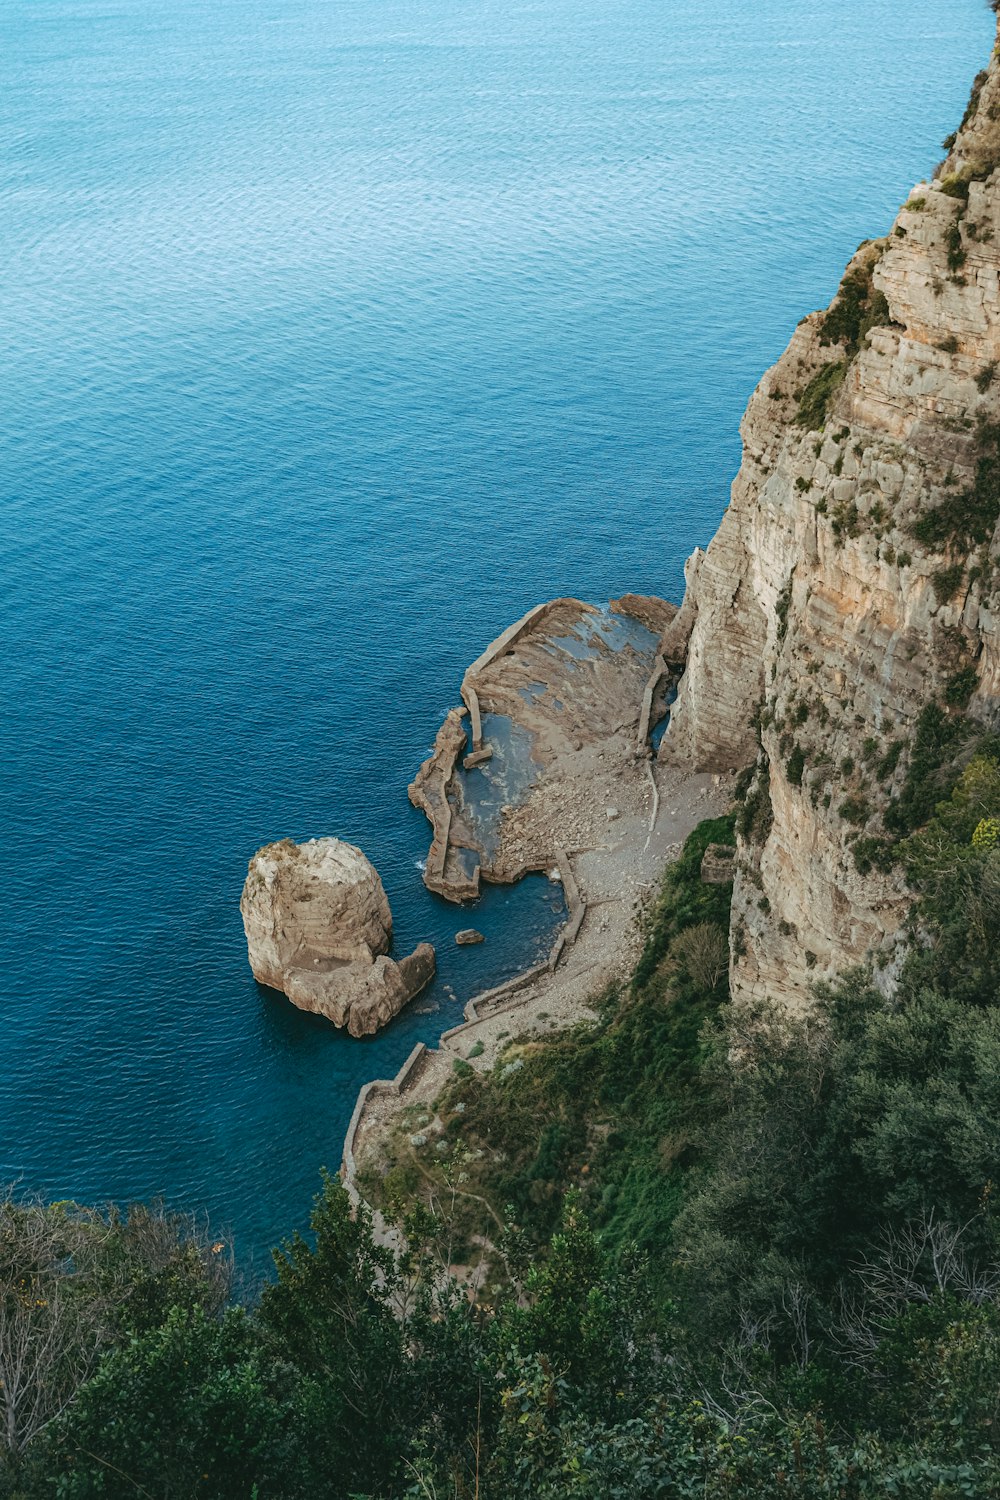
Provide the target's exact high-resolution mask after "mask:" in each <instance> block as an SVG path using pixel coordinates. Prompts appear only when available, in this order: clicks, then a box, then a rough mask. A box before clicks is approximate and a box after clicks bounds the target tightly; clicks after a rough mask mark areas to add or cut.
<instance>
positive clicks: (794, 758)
mask: <svg viewBox="0 0 1000 1500" xmlns="http://www.w3.org/2000/svg"><path fill="white" fill-rule="evenodd" d="M805 765H806V757H805V751H804V750H803V749H802V746H801V745H798V744H797V745H796V746H795V749H794V750H793V751H792V753H791V755H790V756H789V757H788V760H787V761H786V762H785V776H786V778H787V779H788V782H789V785H791V786H801V785H802V773H803V771H804V770H805Z"/></svg>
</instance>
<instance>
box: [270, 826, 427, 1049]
mask: <svg viewBox="0 0 1000 1500" xmlns="http://www.w3.org/2000/svg"><path fill="white" fill-rule="evenodd" d="M240 911H241V913H242V915H243V927H244V930H245V932H246V937H247V949H248V953H249V957H250V967H251V969H252V970H253V974H254V978H255V979H257V980H259V982H260V983H261V984H267V985H270V986H271V988H272V989H276V990H282V991H283V992H284V994H285V995H287V997H288V999H289V1000H291V1002H292V1004H293V1005H297V1006H298V1007H299V1009H300V1010H310V1011H314V1012H316V1014H318V1015H322V1016H326V1017H327V1019H328V1020H330V1021H332V1022H333V1023H334V1025H335V1026H344V1027H346V1028H347V1030H348V1031H349V1032H350V1033H351V1035H352V1036H367V1035H370V1034H371V1033H372V1032H375V1031H378V1030H379V1028H380V1027H382V1026H384V1025H386V1023H387V1022H388V1021H391V1020H392V1018H393V1016H395V1015H398V1013H399V1011H401V1010H402V1008H403V1006H404V1005H405V1004H406V1003H407V1001H408V1000H411V999H412V998H413V996H414V995H416V994H417V993H418V992H419V991H420V990H421V989H423V987H424V985H425V984H427V982H428V981H429V980H430V979H431V978H432V976H433V974H434V949H433V948H432V947H431V946H430V944H428V943H421V944H420V945H419V947H418V948H417V949H416V950H415V951H414V952H413V953H412V954H410V955H409V957H407V958H403V959H401V960H400V961H399V962H398V963H397V962H396V961H395V960H394V959H392V958H390V957H388V951H389V948H390V946H391V943H392V914H391V912H390V910H389V902H388V899H387V898H386V894H385V891H384V890H383V888H382V882H381V880H380V879H379V876H378V871H377V870H376V869H375V867H374V865H372V864H371V863H370V861H369V860H368V859H366V858H365V856H364V854H362V852H361V850H360V849H357V848H355V846H354V845H353V844H346V843H343V842H342V841H341V840H340V839H334V838H322V839H309V840H308V841H307V842H306V843H304V844H295V843H293V842H292V840H291V839H281V840H280V841H279V842H278V843H274V844H267V845H266V846H265V847H264V848H263V849H259V850H258V851H257V853H256V854H255V855H254V857H253V858H252V859H251V861H250V865H249V870H248V873H247V878H246V882H245V884H244V887H243V895H242V898H241V900H240Z"/></svg>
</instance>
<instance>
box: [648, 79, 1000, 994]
mask: <svg viewBox="0 0 1000 1500" xmlns="http://www.w3.org/2000/svg"><path fill="white" fill-rule="evenodd" d="M998 167H1000V63H998V61H997V57H996V54H995V55H994V59H993V61H992V62H991V64H990V67H989V70H988V72H987V73H986V74H982V75H980V77H979V79H977V81H976V88H975V89H974V91H973V97H972V101H971V102H970V111H969V113H968V114H967V117H966V120H965V121H964V122H963V125H962V127H961V129H960V130H959V132H958V135H957V139H956V141H955V143H954V146H953V148H952V150H951V154H950V155H949V157H948V159H947V160H946V161H945V163H944V164H943V166H942V167H941V168H940V169H939V172H938V174H937V175H936V177H935V179H934V181H932V182H930V183H921V184H918V185H917V187H915V188H914V190H913V192H912V193H911V195H910V197H909V200H908V202H907V203H906V204H905V205H904V206H903V208H902V209H901V211H900V213H899V215H898V217H897V219H896V222H895V224H894V225H893V226H892V229H891V231H890V233H889V234H888V236H887V237H886V239H884V240H881V241H875V242H871V243H869V244H867V245H864V246H863V247H862V248H861V250H860V251H859V252H858V254H857V255H856V256H855V257H854V259H853V260H852V262H851V263H850V265H849V267H848V271H847V274H846V276H845V279H844V281H843V283H842V285H841V290H840V292H839V294H838V296H837V298H836V299H835V301H834V302H833V303H832V304H831V307H830V308H829V309H828V310H827V311H826V312H825V313H815V314H813V315H811V316H810V317H808V318H806V319H804V320H803V322H802V323H801V324H800V325H799V327H798V328H797V330H796V332H795V334H794V336H793V338H792V341H791V343H790V344H789V346H788V349H787V350H786V352H785V353H784V355H783V356H782V358H781V359H780V360H779V362H778V363H777V365H775V366H774V368H773V369H771V370H769V371H768V373H767V374H766V375H765V376H764V378H763V379H762V381H761V383H760V385H759V386H758V388H757V390H756V391H755V392H754V395H753V397H752V399H751V401H750V404H749V407H748V409H747V412H746V416H745V418H744V420H743V424H742V429H741V431H742V437H743V450H744V451H743V463H742V467H741V469H740V472H739V474H738V476H737V478H736V480H735V482H734V485H733V490H732V498H731V502H730V505H729V508H728V510H727V511H726V514H725V516H724V517H723V520H722V523H721V525H720V527H719V530H718V532H717V534H716V536H715V538H714V540H713V541H712V543H711V545H710V546H709V548H708V550H707V552H706V553H705V554H704V555H702V554H700V553H698V554H696V555H695V557H694V558H693V559H692V561H691V563H690V564H689V568H688V580H687V594H686V597H685V601H684V607H683V609H682V611H681V614H680V615H679V616H678V617H677V620H676V621H675V622H674V625H673V627H671V628H672V630H673V632H674V634H675V635H676V634H677V631H678V629H679V628H680V627H681V625H682V624H683V625H684V626H690V636H689V639H688V642H687V669H686V672H685V674H684V676H683V678H682V680H681V684H680V689H679V695H678V700H677V704H676V706H675V709H674V713H673V719H672V724H671V727H670V730H669V733H668V735H667V736H666V738H665V739H664V742H663V748H662V751H661V754H662V755H664V756H665V757H669V758H680V759H683V760H687V761H689V762H692V763H693V764H694V765H695V766H696V767H697V768H699V769H705V770H708V769H712V770H721V769H726V770H728V769H730V768H731V767H745V766H748V765H751V764H754V763H756V764H757V767H758V770H757V777H756V787H755V789H754V791H753V792H752V794H751V796H752V804H751V807H752V808H755V809H756V816H754V817H753V818H747V820H746V822H747V823H748V824H749V825H752V826H749V827H748V828H747V830H746V832H745V836H744V837H743V838H742V839H741V842H740V858H739V866H738V875H737V879H736V887H735V896H734V917H735V920H734V922H733V981H734V991H735V993H737V994H742V995H755V994H771V995H774V996H777V997H779V998H782V999H784V1000H785V1001H786V1003H789V1004H791V1005H796V1004H802V1003H806V1001H807V998H808V994H809V988H810V985H811V984H812V982H813V981H814V980H815V979H817V978H820V977H822V976H823V975H824V974H825V973H834V972H838V971H840V970H842V969H843V967H844V966H845V963H846V962H850V961H852V960H861V959H863V958H864V957H866V956H867V955H869V954H875V955H876V956H879V955H881V957H880V960H879V961H880V962H884V961H885V959H886V958H887V957H888V955H889V953H890V951H891V950H892V948H893V946H894V942H893V940H894V935H895V934H896V933H897V930H898V928H899V926H900V923H901V921H902V919H903V917H904V915H905V913H906V910H907V906H908V896H907V893H906V891H905V888H904V884H903V881H902V877H901V876H900V875H899V874H898V872H894V871H890V872H889V873H885V874H880V873H878V871H877V869H872V868H871V867H870V861H869V860H868V859H866V857H865V852H864V851H865V849H866V847H870V841H872V840H878V839H880V838H881V837H882V836H883V834H884V829H883V827H882V823H881V814H882V812H883V811H884V810H885V808H886V807H887V805H888V804H889V802H890V800H891V799H892V797H893V796H894V795H895V794H898V792H899V789H900V787H901V785H902V782H903V778H904V777H905V774H906V769H907V765H908V760H909V755H910V752H911V748H912V744H913V738H914V731H915V725H916V721H917V718H918V716H919V714H920V712H921V710H922V709H923V708H924V707H925V705H926V704H928V703H929V702H931V701H934V700H937V701H939V702H941V703H944V704H950V705H951V706H950V707H949V711H956V710H957V708H958V707H959V706H960V705H961V704H962V703H963V701H964V700H965V699H966V698H968V695H969V692H970V690H971V694H972V695H971V700H970V701H968V706H967V711H968V712H970V713H972V714H974V715H976V716H978V717H979V718H980V719H982V720H984V721H986V722H989V723H991V724H996V723H997V722H998V721H1000V597H998V587H997V585H998V582H1000V577H998V567H997V559H998V557H1000V544H998V536H997V517H998V514H1000V426H998V425H996V424H997V423H998V421H1000V171H998V170H997V168H998ZM680 649H681V648H680V645H679V642H678V641H677V640H672V642H671V650H672V652H673V654H674V656H675V657H677V656H678V655H679V654H680ZM973 674H974V676H973ZM859 841H860V843H859ZM866 841H868V843H867V844H866Z"/></svg>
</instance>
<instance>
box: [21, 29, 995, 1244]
mask: <svg viewBox="0 0 1000 1500" xmlns="http://www.w3.org/2000/svg"><path fill="white" fill-rule="evenodd" d="M992 24H993V23H992V18H991V17H990V15H989V12H988V10H987V8H986V5H985V0H909V3H908V4H906V5H903V4H901V3H900V0H841V3H840V4H839V5H837V6H821V5H816V4H815V0H755V3H754V4H753V5H750V4H748V3H747V0H615V3H614V4H608V3H607V0H526V3H521V4H518V3H517V0H514V3H511V4H500V3H498V0H363V3H361V0H5V4H4V5H3V7H2V9H0V255H2V259H0V264H2V267H3V271H2V293H0V296H2V327H0V493H2V497H3V523H2V527H0V548H2V551H3V575H2V577H3V588H2V593H0V612H2V630H3V642H4V651H5V658H6V665H5V668H4V676H3V687H4V699H5V707H4V718H3V728H2V736H3V738H2V744H0V764H2V774H3V789H2V802H0V818H2V828H3V839H4V856H5V858H4V865H5V880H4V885H5V891H4V897H3V902H2V909H3V924H2V938H0V942H2V952H0V975H2V976H3V998H2V1016H0V1027H2V1030H0V1057H2V1071H0V1178H12V1177H19V1178H20V1179H21V1181H22V1183H23V1184H24V1185H25V1186H27V1187H30V1188H33V1189H39V1190H42V1191H45V1192H48V1193H54V1194H58V1195H60V1196H62V1195H74V1196H77V1197H80V1198H84V1199H104V1198H107V1197H114V1198H129V1197H131V1196H135V1195H141V1196H145V1195H149V1194H152V1193H156V1192H161V1193H164V1194H166V1195H167V1197H168V1198H169V1199H171V1200H173V1201H175V1202H182V1203H187V1204H190V1205H194V1206H197V1207H204V1208H205V1209H207V1210H208V1211H209V1212H210V1213H211V1215H212V1217H213V1218H214V1220H215V1221H216V1222H217V1223H223V1224H229V1225H231V1226H232V1227H233V1229H234V1230H235V1232H236V1235H237V1238H238V1242H239V1244H240V1246H241V1248H242V1249H243V1250H244V1251H245V1252H247V1253H249V1252H259V1251H260V1249H261V1248H262V1247H264V1246H266V1245H267V1244H269V1243H270V1242H272V1241H273V1240H274V1239H275V1238H276V1237H277V1236H279V1235H280V1234H281V1233H283V1232H285V1231H287V1230H288V1229H290V1228H291V1227H292V1226H294V1225H295V1224H296V1223H299V1222H301V1220H302V1218H303V1216H304V1213H305V1211H306V1208H307V1206H308V1202H309V1199H310V1195H311V1193H312V1191H313V1189H314V1187H315V1185H316V1180H317V1171H318V1168H319V1166H320V1164H321V1163H324V1162H325V1163H328V1164H329V1165H330V1166H331V1167H335V1166H336V1165H337V1162H338V1160H339V1154H340V1146H341V1141H342V1136H343V1130H344V1126H345V1123H346V1120H347V1117H348V1115H349V1113H350V1110H351V1107H352V1104H353V1101H354V1096H355V1093H356V1090H357V1088H358V1085H359V1084H360V1083H361V1082H362V1081H364V1080H365V1079H366V1078H368V1077H371V1076H374V1075H385V1074H387V1073H391V1072H392V1071H393V1070H394V1069H395V1068H396V1067H397V1066H398V1064H399V1062H400V1061H401V1060H402V1058H403V1057H404V1056H405V1055H406V1053H407V1052H408V1051H409V1049H410V1047H411V1046H412V1044H413V1042H414V1040H415V1039H416V1038H418V1037H422V1038H424V1039H425V1040H427V1041H433V1040H434V1039H435V1037H436V1036H437V1034H438V1033H439V1032H440V1030H441V1029H443V1027H445V1026H447V1025H449V1024H452V1023H453V1022H454V1021H455V1020H456V1019H457V1016H458V1010H459V1007H460V1005H461V1002H462V1001H463V1000H464V999H466V998H467V996H468V994H469V993H470V992H472V991H473V990H474V989H475V988H477V987H480V986H481V985H483V984H486V983H491V982H495V981H497V980H499V979H500V978H502V977H504V976H505V975H506V974H508V973H510V972H511V971H512V970H514V969H515V968H516V967H518V966H520V965H521V964H522V963H525V962H528V961H529V960H530V959H531V958H532V957H533V954H534V952H535V950H536V948H537V947H538V946H539V944H541V943H542V942H543V941H544V940H545V938H546V936H547V934H548V931H549V929H550V927H551V924H552V922H553V921H554V915H553V913H552V911H551V910H550V908H549V905H548V904H547V897H548V896H550V895H551V891H550V888H549V887H548V886H547V884H546V882H544V880H538V881H534V882H531V883H529V884H528V885H526V886H524V887H522V888H520V889H518V890H514V891H491V892H490V893H489V894H488V895H487V896H486V898H485V899H484V901H483V902H482V905H481V908H480V909H478V910H476V912H475V913H474V916H473V917H472V920H474V921H475V923H476V925H477V926H480V927H482V928H483V930H484V931H485V932H486V933H487V934H488V937H489V941H488V942H487V943H486V944H485V945H484V946H483V947H482V948H474V949H465V950H455V949H454V948H453V946H451V936H452V934H453V933H454V932H455V930H456V929H457V928H458V927H460V926H463V925H466V924H467V923H468V922H469V920H470V914H469V913H468V912H467V911H466V912H459V911H457V910H454V909H450V908H447V907H445V906H444V905H442V904H441V903H439V902H436V901H434V900H433V899H432V898H430V897H429V896H428V895H427V894H426V892H425V891H424V890H423V887H422V886H421V884H420V881H419V875H418V871H417V868H416V863H417V860H418V859H419V858H420V857H421V856H422V855H423V853H424V852H425V849H426V842H427V830H426V825H425V823H424V820H423V819H422V817H420V816H419V815H418V814H417V813H415V812H414V811H413V810H412V809H411V808H410V807H409V805H408V803H407V801H406V790H405V789H406V784H407V782H408V780H409V779H410V777H411V775H412V773H413V771H414V769H415V767H416V766H417V764H418V763H419V761H420V760H421V758H422V757H423V755H424V754H425V753H426V750H427V748H428V746H429V745H430V743H431V741H432V739H433V736H434V733H435V731H436V729H437V725H438V722H439V719H440V716H441V714H442V713H443V712H444V710H445V709H446V708H447V707H448V706H449V704H451V703H452V702H454V701H455V698H456V691H457V685H458V682H459V679H460V677H461V674H462V671H463V669H464V667H465V665H466V664H467V663H468V662H469V661H470V660H471V659H472V658H473V657H475V656H476V655H477V654H478V653H479V652H480V651H481V650H482V648H483V647H484V646H485V645H486V643H487V642H488V641H489V640H490V639H491V638H492V637H493V636H494V635H495V634H496V633H497V632H498V631H499V630H500V629H502V628H503V627H504V626H505V625H507V624H508V623H510V622H511V621H512V620H513V619H515V618H516V617H517V616H518V615H519V614H520V613H521V612H522V611H524V610H525V609H526V608H528V607H529V606H531V605H533V604H535V603H537V602H538V601H539V600H541V599H543V598H546V597H549V596H553V595H556V594H560V593H573V594H577V595H580V596H582V597H584V598H589V599H593V600H595V601H599V600H604V599H606V598H607V597H608V596H609V595H610V594H613V593H616V592H619V591H621V590H624V589H637V590H642V591H652V592H660V593H666V594H668V595H673V596H674V597H677V596H678V594H679V591H680V588H681V568H682V562H683V559H684V557H685V555H686V554H687V553H688V552H689V551H690V550H691V548H692V547H693V546H695V545H696V544H698V543H702V544H703V543H705V542H706V541H707V540H708V538H709V537H710V536H711V534H712V532H713V530H714V528H715V526H716V524H717V521H718V518H719V516H720V514H721V511H722V509H723V507H724V504H725V501H726V496H727V489H728V484H729V481H730V479H731V477H732V474H733V472H734V470H735V468H736V466H737V463H738V455H739V450H738V440H737V423H738V420H739V417H740V414H741V412H742V409H743V407H744V405H745V402H746V399H747V396H748V395H749V392H750V390H751V388H752V386H753V385H754V383H755V381H756V380H757V378H758V376H759V374H760V373H761V371H762V370H763V369H764V367H765V366H766V365H767V364H768V363H769V362H771V361H772V360H773V359H774V358H775V357H776V356H777V354H778V353H779V352H780V350H781V349H782V347H783V346H784V344H785V342H786V341H787V338H788V336H789V333H790V331H791V329H792V327H793V325H794V323H795V322H796V320H797V319H798V318H799V317H800V316H801V315H802V314H803V313H804V312H806V311H807V310H809V309H810V308H812V307H814V306H817V305H819V304H821V303H825V302H826V301H827V300H828V299H829V297H830V295H831V293H832V291H833V289H834V288H835V286H836V283H837V280H838V276H839V273H840V270H841V268H842V266H843V263H844V261H845V260H846V258H847V256H848V255H849V253H850V252H851V251H852V250H853V248H854V246H855V245H856V244H857V243H858V241H859V240H861V239H862V238H863V237H866V236H869V235H871V234H876V233H879V232H882V231H884V230H885V228H886V227H887V225H888V223H889V221H890V218H891V215H892V213H893V211H894V209H895V207H896V206H897V204H898V203H899V202H900V200H901V199H902V198H903V197H904V195H905V193H906V191H907V190H908V188H909V187H910V185H911V184H912V183H913V182H914V181H915V180H916V179H917V178H918V177H919V176H920V175H922V174H923V173H924V172H926V171H927V170H928V169H929V168H930V167H931V166H932V165H933V163H934V162H935V160H936V159H937V157H938V155H939V154H940V153H939V151H938V143H939V141H940V139H941V137H942V136H943V135H944V134H945V133H946V132H947V131H949V130H951V129H953V128H954V126H955V125H956V123H957V121H958V119H959V117H960V114H961V111H962V108H963V106H964V103H965V99H966V97H967V94H968V89H969V85H970V81H971V78H972V76H973V74H974V72H975V71H976V69H977V68H978V67H979V66H981V65H982V64H983V62H984V60H985V58H986V56H987V55H988V50H989V44H990V38H991V30H992ZM327 833H332V834H338V835H341V836H343V837H345V838H348V839H351V840H353V841H355V842H357V843H359V844H360V845H361V846H362V847H363V848H364V849H365V850H366V852H367V853H368V854H369V855H370V856H371V858H372V859H373V860H374V861H375V863H376V864H377V865H378V867H379V869H380V871H381V873H382V876H383V879H384V881H385V885H386V888H387V890H388V893H389V897H390V900H391V902H392V906H393V911H394V914H395V917H396V923H397V933H398V938H399V941H400V944H401V945H405V946H407V947H409V946H410V945H412V944H413V943H414V942H416V941H417V940H419V939H420V938H430V939H431V940H432V941H435V942H437V943H438V944H439V951H440V959H441V980H440V981H439V982H438V984H437V986H436V988H435V990H434V992H433V995H432V1000H433V1001H434V1002H436V1003H437V1002H439V1003H440V1009H439V1010H437V1011H436V1012H435V1013H434V1014H431V1015H416V1014H410V1015H407V1016H405V1017H404V1018H401V1019H400V1021H399V1022H398V1023H397V1024H396V1025H394V1026H393V1027H392V1028H391V1029H390V1030H389V1031H388V1032H386V1033H385V1034H383V1036H381V1037H379V1038H378V1039H376V1040H374V1041H367V1042H355V1041H352V1040H351V1039H350V1038H348V1037H345V1036H342V1035H340V1034H338V1033H336V1032H335V1031H333V1030H332V1029H331V1028H329V1027H327V1026H326V1025H325V1024H323V1023H321V1022H319V1021H316V1020H314V1019H311V1018H309V1017H306V1016H303V1015H300V1014H298V1013H297V1012H295V1011H294V1010H293V1009H292V1008H291V1007H290V1006H288V1005H287V1004H286V1003H285V1002H284V1001H283V1000H281V999H279V998H275V997H274V996H272V995H270V994H268V993H265V992H263V991H260V990H258V989H257V987H256V986H255V984H254V983H253V981H252V979H251V976H250V973H249V970H248V968H247V965H246V956H245V946H244V940H243V933H242V928H241V924H240V917H239V911H238V902H239V894H240V888H241V885H242V880H243V876H244V873H245V867H246V860H247V858H248V857H249V855H250V854H251V853H252V852H253V850H254V849H255V848H256V847H257V846H258V845H259V844H261V843H263V842H265V841H267V840H270V839H272V838H276V837H279V836H282V835H286V834H288V835H291V836H293V837H295V838H302V837H308V836H311V835H317V834H327ZM445 985H450V986H451V988H452V989H453V990H454V992H455V996H456V998H455V999H454V1000H452V999H449V997H448V995H447V994H446V993H445V990H444V986H445Z"/></svg>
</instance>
